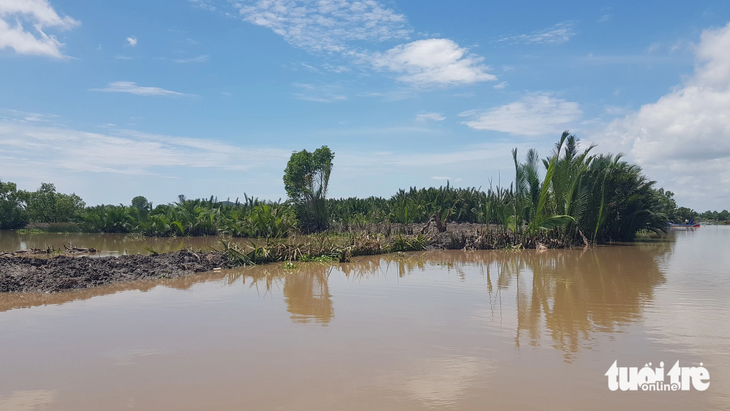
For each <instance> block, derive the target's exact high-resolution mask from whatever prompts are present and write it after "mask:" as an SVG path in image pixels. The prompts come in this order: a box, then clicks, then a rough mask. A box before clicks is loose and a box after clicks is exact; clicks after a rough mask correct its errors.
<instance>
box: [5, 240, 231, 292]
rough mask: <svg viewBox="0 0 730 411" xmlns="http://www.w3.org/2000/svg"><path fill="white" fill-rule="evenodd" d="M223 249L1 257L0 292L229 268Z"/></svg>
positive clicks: (80, 286) (59, 288) (57, 289)
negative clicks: (96, 256)
mask: <svg viewBox="0 0 730 411" xmlns="http://www.w3.org/2000/svg"><path fill="white" fill-rule="evenodd" d="M228 264H229V263H228V259H227V258H226V257H225V255H223V253H221V252H212V253H196V252H193V251H190V250H182V251H177V252H172V253H167V254H160V255H124V256H120V257H101V258H89V257H71V256H63V255H62V256H57V257H53V258H38V257H0V293H9V292H15V293H30V292H41V293H55V292H60V291H67V290H78V289H85V288H91V287H98V286H101V285H108V284H114V283H122V282H131V281H139V280H153V279H163V278H177V277H183V276H187V275H191V274H196V273H204V272H210V271H213V270H215V269H217V268H226V267H228Z"/></svg>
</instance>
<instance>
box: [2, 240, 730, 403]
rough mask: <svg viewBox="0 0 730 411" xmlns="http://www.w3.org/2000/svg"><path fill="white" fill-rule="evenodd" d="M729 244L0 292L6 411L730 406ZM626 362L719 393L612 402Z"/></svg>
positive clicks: (670, 243) (686, 243)
mask: <svg viewBox="0 0 730 411" xmlns="http://www.w3.org/2000/svg"><path fill="white" fill-rule="evenodd" d="M74 245H77V244H74ZM77 246H80V247H88V246H91V245H87V244H78V245H77ZM729 247H730V227H702V228H700V229H698V230H694V231H678V232H673V233H672V234H671V236H670V237H669V238H668V240H667V241H661V242H652V243H641V244H635V245H628V246H613V247H599V248H595V249H589V250H585V251H584V250H550V251H547V252H543V253H538V252H536V251H534V250H529V251H521V252H512V251H474V252H461V251H448V252H442V251H438V252H427V253H413V254H406V255H388V256H380V257H372V258H361V259H358V260H357V261H354V262H353V263H350V264H343V265H335V266H329V265H322V264H313V263H312V264H301V265H300V268H299V269H298V270H294V271H285V270H284V269H283V267H282V266H281V265H269V266H260V267H254V268H248V269H242V270H238V271H230V272H224V273H215V274H204V275H199V276H191V277H186V278H182V279H177V280H168V281H161V282H150V283H134V284H126V285H115V286H110V287H103V288H97V289H91V290H83V291H80V292H71V293H62V294H52V295H39V294H33V295H22V294H6V295H0V410H3V411H6V410H13V411H18V410H22V411H26V410H129V409H134V410H155V411H156V410H420V409H459V410H484V409H504V410H588V409H590V410H650V409H666V410H687V409H691V410H705V409H713V410H714V409H717V410H727V409H730V298H728V296H730V250H728V248H729ZM11 248H12V247H11ZM614 361H618V366H631V367H639V368H641V367H643V366H644V364H646V363H649V362H652V363H653V364H654V365H653V366H652V368H653V367H656V364H658V363H659V362H661V361H663V362H665V363H666V367H665V368H666V371H665V372H667V373H668V372H669V368H670V367H671V366H672V365H673V364H674V363H675V362H676V361H679V362H680V364H681V366H686V367H694V366H696V367H699V366H700V365H699V364H700V363H702V364H703V366H704V367H705V368H706V369H707V370H708V372H709V374H710V380H709V381H710V386H709V388H708V389H707V390H706V391H697V390H695V389H692V390H690V391H678V392H642V391H627V392H622V391H620V390H619V391H615V392H612V391H610V390H609V388H608V383H607V381H608V380H607V377H606V376H604V374H605V373H606V372H607V371H608V369H609V367H611V365H612V364H613V363H614ZM666 381H667V382H669V377H667V378H666Z"/></svg>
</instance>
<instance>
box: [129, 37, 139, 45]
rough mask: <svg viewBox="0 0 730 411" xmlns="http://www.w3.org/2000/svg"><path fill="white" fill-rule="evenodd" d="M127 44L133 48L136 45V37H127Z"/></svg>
mask: <svg viewBox="0 0 730 411" xmlns="http://www.w3.org/2000/svg"><path fill="white" fill-rule="evenodd" d="M127 43H129V45H130V46H132V47H134V46H136V45H137V37H127Z"/></svg>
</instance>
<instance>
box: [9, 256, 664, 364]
mask: <svg viewBox="0 0 730 411" xmlns="http://www.w3.org/2000/svg"><path fill="white" fill-rule="evenodd" d="M673 246H674V243H672V242H661V243H651V244H644V245H642V244H639V245H633V246H611V247H597V248H590V249H587V250H548V251H546V252H543V253H539V252H537V251H534V250H525V251H468V252H464V251H430V252H424V253H410V254H407V255H403V254H393V255H385V256H372V257H363V258H359V259H357V260H356V261H353V262H352V263H347V264H334V265H327V264H319V263H311V264H301V265H300V269H299V270H297V271H293V272H292V271H285V270H284V269H283V267H282V266H281V265H278V264H276V265H264V266H257V267H248V268H244V269H238V270H231V271H227V272H221V273H211V274H203V275H196V276H190V277H184V278H179V279H173V280H164V281H152V282H139V283H131V284H117V285H112V286H107V287H99V288H93V289H88V290H81V291H77V292H69V293H60V294H52V295H48V294H14V295H2V296H0V312H1V311H6V310H10V309H15V308H23V307H32V306H37V305H45V304H63V303H66V302H70V301H74V300H84V299H88V298H92V297H95V296H99V295H105V294H114V293H117V292H120V291H125V290H140V291H143V292H144V291H148V290H150V289H153V288H155V287H157V286H159V285H162V286H165V287H170V288H176V289H189V288H191V287H192V286H193V285H194V284H197V283H202V282H207V281H225V282H227V283H228V284H231V285H233V284H236V283H242V284H244V285H246V284H247V285H248V286H249V287H255V288H256V289H257V290H259V292H263V293H264V294H266V293H268V292H270V291H272V289H273V288H278V289H282V290H283V296H284V300H285V302H286V304H287V311H288V312H289V313H290V317H291V320H292V321H293V322H295V323H307V322H313V323H318V324H322V325H327V324H329V323H330V322H331V321H332V320H333V319H334V306H333V303H332V298H331V297H332V296H331V294H330V290H329V284H328V281H329V279H330V275H331V273H332V272H333V270H336V271H341V272H342V273H343V274H345V276H346V278H347V279H348V281H360V280H363V279H367V278H372V277H375V276H381V275H384V276H387V275H388V273H391V272H394V271H395V272H396V273H397V275H398V276H399V277H406V276H409V275H412V274H413V273H415V272H424V271H431V272H436V273H438V272H439V271H443V270H445V271H447V272H449V273H450V272H454V273H456V274H457V275H458V277H459V279H460V281H465V280H466V276H467V275H472V273H475V272H476V273H478V275H481V276H483V278H484V281H485V285H486V296H485V297H487V298H489V308H490V311H491V314H492V321H496V320H497V318H499V321H500V324H502V322H503V321H504V322H507V321H506V320H505V317H504V315H505V314H504V313H505V312H507V310H506V309H503V306H505V305H506V304H503V302H505V301H506V300H505V298H515V310H516V316H517V318H516V330H515V336H514V343H515V345H516V347H517V348H519V347H520V346H521V345H522V344H524V343H527V344H528V345H530V346H539V345H540V344H541V342H543V341H544V339H546V338H549V340H550V341H551V345H552V346H553V347H555V348H556V349H558V350H561V351H563V352H564V353H565V359H566V360H567V361H570V360H571V359H572V358H575V355H576V354H577V353H578V352H579V351H580V350H581V349H585V348H591V347H592V345H593V344H595V339H596V334H597V333H613V332H616V331H618V330H619V328H620V327H621V326H623V325H626V324H629V323H632V322H635V321H637V320H640V319H641V318H642V317H643V311H644V308H645V307H646V306H647V305H650V304H652V302H653V298H654V297H653V295H654V289H655V288H656V286H658V285H660V284H662V283H664V282H665V277H664V274H663V273H662V271H661V269H660V267H661V266H663V264H662V260H663V259H666V258H668V256H669V255H671V253H672V250H673ZM506 292H509V294H508V295H510V297H506V295H507V294H506ZM513 293H514V294H513ZM510 306H511V304H510ZM510 322H511V321H510Z"/></svg>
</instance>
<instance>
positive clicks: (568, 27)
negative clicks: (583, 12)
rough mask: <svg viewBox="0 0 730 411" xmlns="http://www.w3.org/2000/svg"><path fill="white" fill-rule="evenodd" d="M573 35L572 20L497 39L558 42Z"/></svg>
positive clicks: (531, 42) (523, 41)
mask: <svg viewBox="0 0 730 411" xmlns="http://www.w3.org/2000/svg"><path fill="white" fill-rule="evenodd" d="M573 36H575V30H573V23H572V22H562V23H558V24H556V25H554V26H552V27H550V28H547V29H544V30H538V31H534V32H532V33H529V34H520V35H517V36H511V37H504V38H501V39H500V40H499V41H509V42H514V43H526V44H560V43H565V42H567V41H569V40H570V38H571V37H573Z"/></svg>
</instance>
